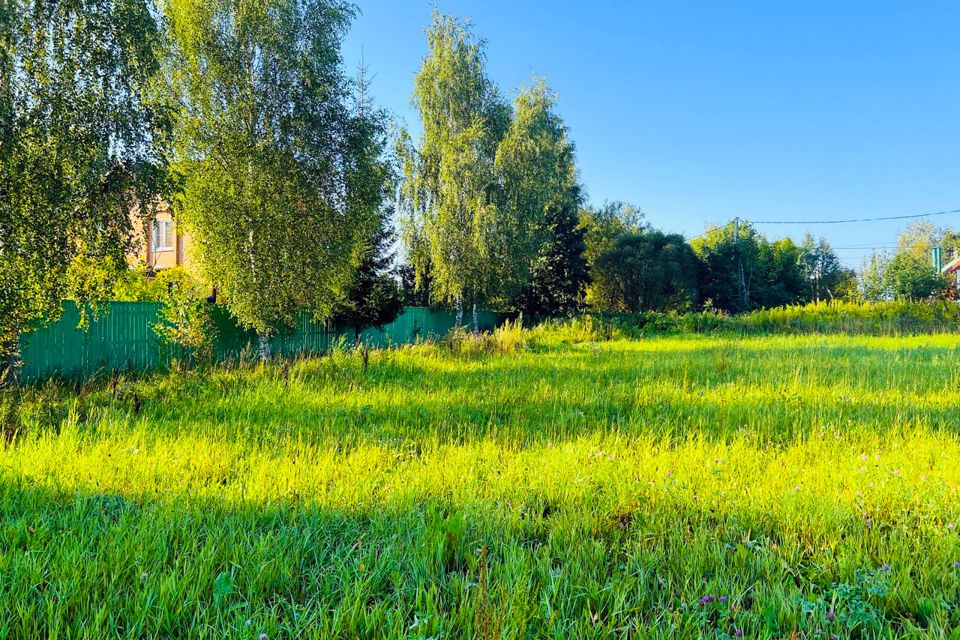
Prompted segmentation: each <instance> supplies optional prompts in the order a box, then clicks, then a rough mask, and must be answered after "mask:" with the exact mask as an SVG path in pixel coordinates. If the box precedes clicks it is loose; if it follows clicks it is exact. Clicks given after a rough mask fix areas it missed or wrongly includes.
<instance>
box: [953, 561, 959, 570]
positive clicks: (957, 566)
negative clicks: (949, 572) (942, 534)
mask: <svg viewBox="0 0 960 640" xmlns="http://www.w3.org/2000/svg"><path fill="white" fill-rule="evenodd" d="M953 568H954V569H960V560H954V561H953Z"/></svg>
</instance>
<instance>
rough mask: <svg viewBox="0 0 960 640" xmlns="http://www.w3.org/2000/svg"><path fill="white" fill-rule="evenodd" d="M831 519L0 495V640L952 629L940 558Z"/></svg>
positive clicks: (658, 507)
mask: <svg viewBox="0 0 960 640" xmlns="http://www.w3.org/2000/svg"><path fill="white" fill-rule="evenodd" d="M836 518H837V521H836V522H835V523H834V525H835V526H834V528H832V529H821V530H819V531H817V529H816V527H814V528H813V530H811V531H804V530H803V529H797V528H795V526H796V522H795V521H792V520H790V518H787V517H784V519H781V518H780V517H779V516H778V515H777V514H776V513H761V514H750V513H727V514H724V515H718V514H715V513H713V512H712V511H711V510H709V509H705V508H702V507H701V506H699V505H698V504H697V503H696V501H695V500H694V501H683V502H678V503H675V504H668V503H646V504H637V505H635V506H633V507H632V508H630V509H624V508H623V507H622V506H621V507H616V506H614V505H613V503H611V502H609V501H606V500H604V499H602V498H600V499H598V500H597V501H595V502H589V503H587V502H584V503H578V502H569V503H564V502H558V501H555V500H551V499H549V498H547V497H545V496H539V495H531V496H530V497H529V499H527V500H525V501H521V502H519V503H512V504H477V503H472V504H458V503H454V502H451V501H443V500H435V499H434V500H425V501H420V502H410V503H404V504H391V503H388V504H385V505H383V506H381V507H377V508H373V509H371V508H356V509H349V510H331V509H327V508H323V507H321V506H314V505H311V504H309V503H304V502H302V501H301V502H299V503H295V502H293V501H290V502H283V501H274V502H271V503H270V504H249V503H236V504H232V503H223V502H219V501H217V500H215V499H205V500H200V499H197V498H191V497H189V496H186V495H177V492H176V491H175V490H174V491H172V492H171V494H170V495H168V496H165V497H163V498H158V499H145V498H137V497H135V496H124V495H115V494H109V495H104V494H100V493H98V492H96V491H95V490H93V489H92V488H84V487H80V488H71V489H67V488H53V489H46V488H45V489H40V488H36V487H29V486H23V484H22V483H17V482H13V481H11V480H10V479H9V478H4V479H2V480H0V522H2V527H0V564H2V568H3V571H2V574H0V576H2V577H0V592H2V594H3V597H2V598H0V620H2V621H3V622H2V625H3V627H2V629H3V631H4V635H9V636H11V637H50V636H54V635H68V636H72V637H90V638H93V637H113V636H125V637H201V636H204V637H224V636H230V637H257V635H258V634H259V633H266V634H267V636H268V637H288V636H289V637H310V638H330V637H364V638H398V637H399V638H428V637H434V636H437V635H441V636H442V637H448V638H474V637H478V636H479V637H502V638H514V637H578V638H580V637H606V636H609V635H611V634H613V635H631V634H636V635H641V636H651V635H652V636H654V637H670V636H673V637H676V636H680V635H683V636H686V635H691V634H693V635H701V636H703V635H710V636H715V635H716V636H717V637H720V634H731V635H732V634H734V633H735V631H736V630H741V631H743V632H745V633H746V634H747V637H757V636H761V635H768V636H770V635H772V636H777V637H782V636H784V635H788V634H789V633H791V632H792V631H801V632H804V633H813V632H814V631H815V630H816V629H817V628H820V629H824V628H826V629H828V630H829V631H830V632H831V633H833V634H834V635H836V636H837V637H859V636H864V635H865V636H868V637H872V636H876V635H885V634H893V635H898V634H899V633H901V632H913V633H920V632H933V631H936V630H937V629H940V630H943V629H949V628H951V626H954V625H956V624H958V623H960V617H958V613H957V612H956V610H955V609H952V608H951V606H950V604H949V603H950V602H955V601H956V600H957V598H958V597H960V591H958V581H957V579H956V575H955V574H954V573H951V570H950V569H948V568H947V564H946V560H945V558H946V557H948V555H949V553H951V552H953V551H954V550H955V549H953V548H951V547H949V545H947V544H945V543H944V542H943V541H940V546H935V547H931V546H930V545H931V541H930V539H925V538H923V537H922V536H921V537H910V536H909V532H907V531H903V530H902V529H901V527H900V526H899V523H898V521H897V519H896V518H897V517H896V516H891V518H892V519H891V520H890V521H889V522H887V523H885V524H886V525H887V526H886V527H877V526H873V527H868V526H867V525H866V524H865V523H864V522H863V521H862V519H859V518H858V517H857V516H856V514H853V513H847V514H843V513H841V514H838V515H836ZM881 555H882V558H881V557H880V556H881ZM884 560H885V561H887V562H889V563H890V564H891V565H892V566H893V569H892V570H891V571H886V570H885V569H882V568H878V563H879V562H882V561H884ZM704 596H712V598H713V599H711V600H709V601H707V602H704ZM721 597H722V598H723V600H720V598H721ZM829 612H833V615H834V617H833V618H830V617H828V613H829ZM491 625H492V626H491ZM494 632H496V633H494ZM483 633H490V634H491V635H489V636H484V635H483Z"/></svg>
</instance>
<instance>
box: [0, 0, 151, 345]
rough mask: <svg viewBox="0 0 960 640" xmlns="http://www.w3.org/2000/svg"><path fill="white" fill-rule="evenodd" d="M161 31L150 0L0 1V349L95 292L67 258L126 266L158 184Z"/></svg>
mask: <svg viewBox="0 0 960 640" xmlns="http://www.w3.org/2000/svg"><path fill="white" fill-rule="evenodd" d="M159 37H160V36H159V28H158V25H157V24H156V21H155V19H154V16H153V13H152V7H151V6H150V5H149V3H148V2H146V1H141V0H127V1H124V2H113V1H110V0H91V1H84V2H80V1H78V0H59V1H54V2H35V1H32V0H23V1H19V2H5V3H3V6H2V9H0V72H2V77H0V114H2V116H3V117H2V118H0V120H2V127H0V129H2V130H0V352H8V351H10V350H11V349H12V348H13V346H14V345H15V342H16V339H17V337H18V334H19V332H20V331H21V330H24V329H26V328H28V327H29V325H31V324H32V323H34V322H38V321H43V320H46V319H52V318H56V317H58V316H59V313H60V300H61V299H62V298H64V297H67V296H70V297H74V298H76V299H78V300H81V301H90V300H95V299H96V298H98V297H100V296H101V295H102V291H103V288H102V286H101V285H102V278H95V279H93V280H91V279H89V278H86V277H81V276H82V275H83V274H82V273H81V274H77V277H72V278H69V279H68V277H67V273H68V270H70V268H71V265H81V264H84V263H90V262H93V263H98V264H99V265H101V266H104V265H109V266H110V268H111V270H112V273H114V274H115V273H116V272H117V270H119V269H123V268H125V266H126V265H125V254H126V252H127V251H128V250H129V249H130V248H131V245H132V234H131V231H132V226H131V217H132V216H135V215H136V213H135V212H136V211H137V204H138V203H144V202H149V201H150V200H151V198H152V197H153V195H154V194H156V193H158V192H159V191H161V190H162V188H163V177H164V171H163V159H162V153H161V148H162V144H163V141H164V140H165V130H166V124H167V122H166V112H165V110H164V109H163V108H161V107H160V106H159V105H158V104H156V103H155V102H154V101H153V100H152V98H151V95H150V91H149V86H150V85H151V83H152V81H153V78H154V74H155V73H156V71H157V69H158V65H159V57H158V53H159V52H158V46H159ZM140 211H141V213H142V210H140ZM87 273H92V271H90V270H87ZM0 355H3V353H0Z"/></svg>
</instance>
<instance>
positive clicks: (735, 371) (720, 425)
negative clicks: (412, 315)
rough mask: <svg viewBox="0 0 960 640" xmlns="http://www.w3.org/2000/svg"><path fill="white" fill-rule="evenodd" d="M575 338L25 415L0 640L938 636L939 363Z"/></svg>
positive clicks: (261, 371) (942, 480)
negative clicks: (137, 407) (61, 639)
mask: <svg viewBox="0 0 960 640" xmlns="http://www.w3.org/2000/svg"><path fill="white" fill-rule="evenodd" d="M567 337H568V336H566V335H565V334H563V333H562V332H553V333H551V332H540V333H537V332H535V333H534V334H533V336H532V337H531V336H525V337H522V338H521V339H520V340H519V342H517V343H515V342H514V341H506V342H504V341H501V344H500V346H499V347H498V346H496V345H494V346H492V347H490V349H487V350H491V351H497V350H498V349H499V350H501V351H506V353H493V354H484V353H482V352H483V351H484V350H485V349H474V348H473V347H469V346H468V347H463V346H462V345H454V348H452V349H451V348H449V347H444V346H437V345H422V346H417V347H410V348H405V349H399V350H395V351H384V352H377V353H374V354H372V355H371V356H370V358H369V361H368V363H366V364H365V361H364V358H363V357H362V356H359V355H357V354H354V353H349V352H346V353H344V352H338V353H335V354H334V355H332V356H330V357H326V358H322V359H319V360H308V361H302V362H297V363H293V364H292V365H282V364H280V365H275V366H272V367H266V368H238V369H218V370H214V371H204V372H193V373H179V374H169V375H164V376H154V377H150V378H146V379H143V380H126V381H123V380H121V381H120V382H119V384H118V385H117V388H116V390H115V391H113V390H111V388H110V385H109V384H101V385H87V387H85V388H83V389H81V390H80V395H79V396H77V395H76V394H75V393H74V390H73V389H72V387H69V388H63V389H53V390H48V391H46V392H44V391H42V390H38V391H36V392H31V393H28V394H27V397H26V398H25V400H24V406H23V408H22V412H23V416H24V417H23V421H22V425H21V431H20V432H19V434H18V435H17V437H16V439H15V440H14V441H13V442H12V444H10V445H8V446H7V447H6V448H5V449H4V450H3V451H2V453H0V469H2V470H0V595H2V598H0V636H3V635H6V636H10V637H31V638H32V637H55V636H70V637H90V638H102V637H150V636H156V637H171V636H176V637H216V638H219V637H224V636H230V637H238V638H248V637H249V638H258V637H260V634H267V637H269V638H282V637H316V638H330V637H340V638H398V637H399V638H430V637H443V638H458V637H466V638H472V637H503V638H515V637H555V638H568V637H577V638H587V637H598V638H599V637H610V636H617V637H662V638H667V637H737V636H738V635H741V634H742V635H743V636H744V637H771V638H774V637H784V636H789V635H790V634H791V633H793V632H795V631H797V632H800V633H801V634H803V635H805V636H807V637H824V638H827V637H830V636H831V635H832V636H836V637H911V636H912V637H928V636H932V637H951V634H952V633H954V629H956V628H957V627H958V626H960V609H958V606H960V564H957V563H960V538H958V534H960V532H958V531H957V529H956V527H957V523H958V521H960V498H958V495H957V488H958V487H960V465H958V463H957V461H958V460H960V438H958V422H957V419H958V413H957V407H958V406H960V372H958V370H957V369H958V368H957V364H958V355H960V336H946V335H938V336H916V337H909V338H894V337H889V338H870V337H855V338H854V337H843V336H832V337H821V336H805V337H757V338H748V339H735V338H721V337H707V336H690V337H683V336H677V337H669V338H654V339H646V340H640V341H613V342H600V343H591V342H576V343H568V342H567ZM504 345H506V346H504ZM488 346H490V345H488ZM518 347H519V350H517V349H518ZM511 351H515V352H511ZM464 352H466V354H465V353H464ZM134 396H136V397H137V398H139V399H140V401H141V404H142V409H141V411H140V412H139V414H137V413H136V412H135V411H134ZM53 397H55V398H56V402H55V403H54V404H53V405H50V400H51V398H53ZM41 400H43V401H45V402H46V403H47V404H46V405H41V404H40V401H41ZM51 406H52V408H51ZM491 621H493V622H491Z"/></svg>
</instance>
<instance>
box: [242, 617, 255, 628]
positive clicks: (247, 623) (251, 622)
mask: <svg viewBox="0 0 960 640" xmlns="http://www.w3.org/2000/svg"><path fill="white" fill-rule="evenodd" d="M251 624H253V620H251V619H250V618H247V621H246V622H244V623H243V626H245V627H249V626H250V625H251Z"/></svg>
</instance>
